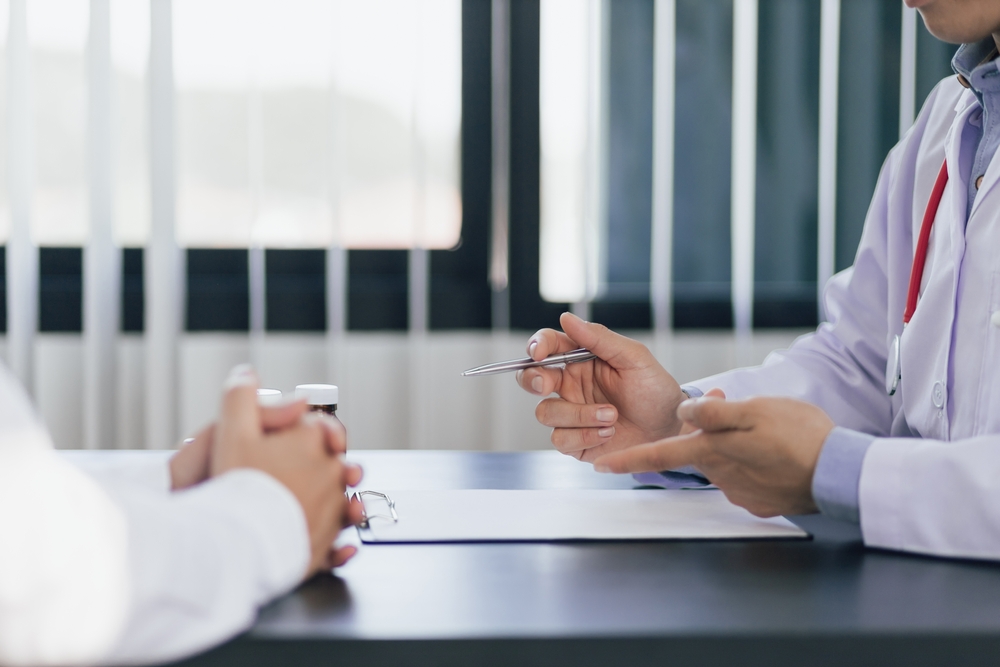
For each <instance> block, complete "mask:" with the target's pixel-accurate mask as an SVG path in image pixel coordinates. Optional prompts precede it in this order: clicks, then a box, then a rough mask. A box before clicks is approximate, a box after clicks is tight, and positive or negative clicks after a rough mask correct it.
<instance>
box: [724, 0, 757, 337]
mask: <svg viewBox="0 0 1000 667" xmlns="http://www.w3.org/2000/svg"><path fill="white" fill-rule="evenodd" d="M757 10H758V6H757V0H734V2H733V119H732V124H733V131H732V142H733V147H732V184H731V187H732V195H731V197H730V202H731V203H730V206H731V214H730V215H731V218H730V219H731V229H732V232H731V233H732V240H731V243H732V299H733V323H734V325H735V328H736V334H737V336H741V337H745V336H749V334H750V332H751V328H752V326H753V294H754V284H753V283H754V226H755V224H756V221H755V206H756V187H757V165H756V161H757V18H758V12H757Z"/></svg>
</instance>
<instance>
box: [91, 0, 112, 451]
mask: <svg viewBox="0 0 1000 667" xmlns="http://www.w3.org/2000/svg"><path fill="white" fill-rule="evenodd" d="M87 56H88V57H87V69H88V95H87V100H88V105H87V134H88V137H87V139H88V149H89V150H88V153H89V155H88V160H89V163H88V167H89V169H88V176H89V180H90V184H89V185H90V193H89V195H90V197H89V202H90V237H89V240H88V242H87V245H86V248H85V249H84V255H83V271H84V274H83V350H84V357H83V363H84V371H83V383H84V386H83V446H84V447H85V448H86V449H102V448H104V449H107V448H112V447H114V444H115V443H114V437H115V431H116V429H115V405H116V398H115V396H116V388H115V378H116V373H115V369H116V363H115V357H116V353H117V345H116V344H117V341H118V328H119V326H118V325H119V308H118V296H119V295H120V294H121V257H120V253H119V252H118V250H117V248H115V243H114V239H113V229H112V226H113V220H112V208H113V203H112V185H111V173H112V172H111V94H112V93H111V5H110V0H91V2H90V35H89V39H88V46H87Z"/></svg>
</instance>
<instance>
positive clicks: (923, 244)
mask: <svg viewBox="0 0 1000 667" xmlns="http://www.w3.org/2000/svg"><path fill="white" fill-rule="evenodd" d="M946 185H948V163H947V162H944V163H943V164H942V165H941V171H939V172H938V175H937V180H936V181H934V189H933V190H931V198H930V199H929V200H927V208H926V209H925V210H924V219H923V222H921V223H920V236H919V237H917V250H916V252H915V253H914V254H913V266H912V267H911V268H910V288H909V289H908V290H907V291H906V310H904V311H903V324H904V325H906V324H909V323H910V318H911V317H913V311H915V310H916V309H917V298H918V296H919V295H920V282H921V281H922V280H923V278H924V266H925V265H926V264H927V245H928V243H930V239H931V227H933V226H934V218H936V217H937V212H938V208H940V207H941V196H942V195H943V194H944V186H946Z"/></svg>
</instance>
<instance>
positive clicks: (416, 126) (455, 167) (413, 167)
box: [334, 0, 462, 248]
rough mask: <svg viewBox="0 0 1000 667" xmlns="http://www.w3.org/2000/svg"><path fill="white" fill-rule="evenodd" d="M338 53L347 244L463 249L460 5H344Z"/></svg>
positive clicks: (342, 221)
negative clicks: (458, 245) (461, 240)
mask: <svg viewBox="0 0 1000 667" xmlns="http://www.w3.org/2000/svg"><path fill="white" fill-rule="evenodd" d="M334 49H335V58H334V63H335V66H334V81H335V84H334V85H335V88H336V94H337V109H336V118H337V134H336V139H335V140H336V145H337V149H338V150H337V160H336V170H337V175H338V179H337V186H338V187H337V192H336V202H337V214H336V216H335V218H336V221H337V235H338V240H339V242H340V244H341V245H343V246H345V247H349V248H407V247H423V248H449V247H452V246H454V245H455V244H456V243H457V242H458V238H459V234H460V232H461V222H462V212H461V193H460V190H459V133H460V128H461V115H462V106H461V86H462V69H461V56H462V54H461V2H460V0H424V1H422V2H412V0H374V1H366V2H357V1H356V0H337V1H336V20H335V32H334Z"/></svg>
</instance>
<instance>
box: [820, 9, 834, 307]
mask: <svg viewBox="0 0 1000 667" xmlns="http://www.w3.org/2000/svg"><path fill="white" fill-rule="evenodd" d="M839 78H840V0H823V3H822V6H821V9H820V36H819V168H818V170H817V171H818V179H819V185H818V197H817V200H818V202H817V203H818V209H819V210H818V211H817V224H818V226H819V233H818V235H817V245H818V248H817V253H818V256H817V262H816V266H817V275H816V288H817V295H816V298H817V302H818V304H819V311H818V312H819V317H820V320H821V321H822V320H824V319H826V313H824V312H823V288H824V287H825V286H826V283H827V281H828V280H829V279H830V278H831V277H832V276H833V272H834V270H835V268H836V259H837V257H836V255H837V118H838V114H837V104H838V82H839Z"/></svg>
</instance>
